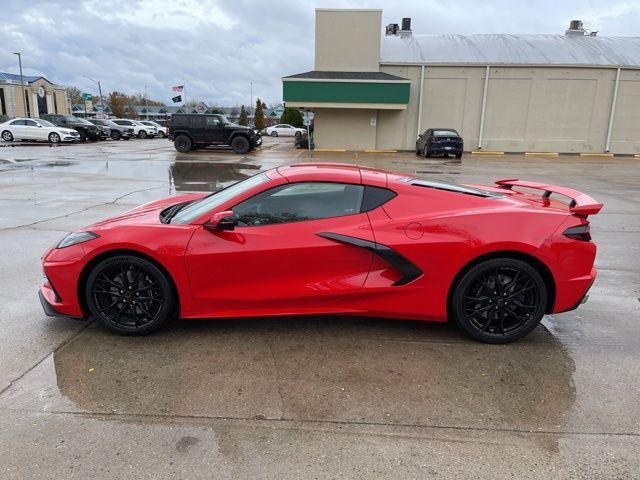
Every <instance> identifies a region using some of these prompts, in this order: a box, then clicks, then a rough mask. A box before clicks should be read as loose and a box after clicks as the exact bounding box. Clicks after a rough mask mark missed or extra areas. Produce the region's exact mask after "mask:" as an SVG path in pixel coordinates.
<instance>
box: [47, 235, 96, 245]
mask: <svg viewBox="0 0 640 480" xmlns="http://www.w3.org/2000/svg"><path fill="white" fill-rule="evenodd" d="M99 236H100V235H97V234H95V233H93V232H75V233H70V234H69V235H67V236H66V237H64V238H63V239H62V240H60V243H58V245H57V246H56V248H66V247H70V246H71V245H77V244H79V243H84V242H88V241H89V240H93V239H94V238H98V237H99Z"/></svg>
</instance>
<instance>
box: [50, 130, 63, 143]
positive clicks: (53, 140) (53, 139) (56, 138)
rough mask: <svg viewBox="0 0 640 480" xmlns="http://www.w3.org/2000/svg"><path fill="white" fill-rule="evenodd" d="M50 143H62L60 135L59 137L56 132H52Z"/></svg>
mask: <svg viewBox="0 0 640 480" xmlns="http://www.w3.org/2000/svg"><path fill="white" fill-rule="evenodd" d="M49 141H50V142H51V143H60V135H58V134H57V133H56V132H51V133H50V134H49Z"/></svg>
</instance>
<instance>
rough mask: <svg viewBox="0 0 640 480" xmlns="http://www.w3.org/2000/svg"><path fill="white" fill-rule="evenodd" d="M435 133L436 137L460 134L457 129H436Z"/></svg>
mask: <svg viewBox="0 0 640 480" xmlns="http://www.w3.org/2000/svg"><path fill="white" fill-rule="evenodd" d="M433 134H434V135H435V136H436V137H449V136H455V137H457V136H458V132H456V131H455V130H434V131H433Z"/></svg>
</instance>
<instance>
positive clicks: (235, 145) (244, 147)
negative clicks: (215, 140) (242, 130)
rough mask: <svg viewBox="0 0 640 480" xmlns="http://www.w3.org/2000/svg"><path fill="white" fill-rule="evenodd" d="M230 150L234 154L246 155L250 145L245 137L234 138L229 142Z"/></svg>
mask: <svg viewBox="0 0 640 480" xmlns="http://www.w3.org/2000/svg"><path fill="white" fill-rule="evenodd" d="M231 148H232V149H233V151H234V152H235V153H247V152H248V151H249V149H250V148H251V144H250V143H249V140H247V139H246V138H245V137H236V138H234V139H233V140H231Z"/></svg>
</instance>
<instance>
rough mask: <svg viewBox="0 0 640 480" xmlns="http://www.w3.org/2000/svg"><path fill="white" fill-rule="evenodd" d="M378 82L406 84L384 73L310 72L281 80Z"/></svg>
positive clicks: (404, 80) (402, 80) (403, 80)
mask: <svg viewBox="0 0 640 480" xmlns="http://www.w3.org/2000/svg"><path fill="white" fill-rule="evenodd" d="M286 79H291V80H298V79H304V80H356V81H357V80H378V81H383V82H408V81H409V80H407V79H406V78H402V77H397V76H396V75H391V74H389V73H384V72H329V71H320V70H312V71H310V72H305V73H297V74H295V75H289V76H287V77H284V78H283V80H286Z"/></svg>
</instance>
